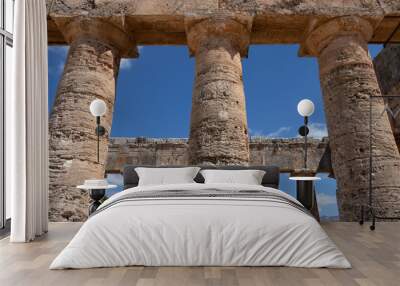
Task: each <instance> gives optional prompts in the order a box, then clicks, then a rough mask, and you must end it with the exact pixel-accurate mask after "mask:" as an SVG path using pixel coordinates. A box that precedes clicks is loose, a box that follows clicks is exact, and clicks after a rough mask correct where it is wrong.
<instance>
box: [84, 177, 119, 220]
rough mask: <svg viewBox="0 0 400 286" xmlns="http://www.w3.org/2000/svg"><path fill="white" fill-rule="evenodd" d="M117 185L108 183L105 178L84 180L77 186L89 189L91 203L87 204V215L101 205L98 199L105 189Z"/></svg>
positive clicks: (102, 195)
mask: <svg viewBox="0 0 400 286" xmlns="http://www.w3.org/2000/svg"><path fill="white" fill-rule="evenodd" d="M116 187H117V185H109V184H108V182H107V180H105V179H102V180H85V183H84V184H83V185H79V186H77V188H78V189H82V190H87V191H89V196H90V198H91V199H92V203H91V204H90V205H89V216H90V215H91V214H92V213H94V212H95V211H96V210H97V208H98V207H99V206H100V205H101V202H100V200H101V199H102V198H103V197H104V195H105V194H106V190H107V189H113V188H116Z"/></svg>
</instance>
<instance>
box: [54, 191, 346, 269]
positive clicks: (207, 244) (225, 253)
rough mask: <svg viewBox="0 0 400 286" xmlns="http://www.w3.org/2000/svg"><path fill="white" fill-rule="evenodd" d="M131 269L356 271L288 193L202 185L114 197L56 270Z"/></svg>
mask: <svg viewBox="0 0 400 286" xmlns="http://www.w3.org/2000/svg"><path fill="white" fill-rule="evenodd" d="M132 265H144V266H292V267H330V268H350V267H351V266H350V263H349V262H348V260H347V259H346V258H345V256H344V255H343V253H342V252H341V251H340V250H339V249H338V248H337V247H336V245H335V244H334V243H333V241H332V240H331V239H330V238H329V237H328V236H327V234H326V233H325V231H324V230H323V229H322V228H321V226H320V225H319V223H318V222H317V221H316V220H315V219H314V218H313V217H312V216H311V215H310V214H309V212H308V211H307V210H306V209H305V208H304V207H303V206H302V205H301V204H300V203H299V202H298V201H297V200H295V199H294V198H293V197H291V196H289V195H287V194H285V193H284V192H282V191H280V190H277V189H273V188H267V187H262V186H256V185H239V184H196V183H193V184H176V185H159V186H143V187H135V188H131V189H127V190H125V191H123V192H120V193H118V194H115V195H114V196H112V197H110V198H109V199H108V200H107V201H105V202H104V203H103V204H102V205H101V206H100V207H99V209H98V210H97V211H96V212H95V213H94V214H93V215H92V216H91V217H90V218H89V219H88V220H87V221H86V222H85V223H84V224H83V225H82V227H81V228H80V230H79V231H78V233H77V234H76V235H75V237H74V238H73V239H72V240H71V242H70V243H69V244H68V245H67V246H66V247H65V249H64V250H62V252H61V253H60V254H59V255H58V256H57V257H56V258H55V260H54V261H53V262H52V264H51V265H50V269H65V268H92V267H117V266H132Z"/></svg>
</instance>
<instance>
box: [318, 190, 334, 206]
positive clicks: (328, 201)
mask: <svg viewBox="0 0 400 286" xmlns="http://www.w3.org/2000/svg"><path fill="white" fill-rule="evenodd" d="M317 201H318V207H323V206H327V205H336V204H337V201H336V196H335V195H328V194H324V193H317Z"/></svg>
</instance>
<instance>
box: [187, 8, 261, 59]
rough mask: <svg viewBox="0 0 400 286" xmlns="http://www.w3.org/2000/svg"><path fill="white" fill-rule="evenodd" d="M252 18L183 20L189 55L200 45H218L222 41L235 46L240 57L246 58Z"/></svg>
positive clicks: (213, 16) (233, 17) (229, 16)
mask: <svg viewBox="0 0 400 286" xmlns="http://www.w3.org/2000/svg"><path fill="white" fill-rule="evenodd" d="M252 22H253V18H252V17H251V16H247V15H225V14H221V15H212V16H202V17H198V16H193V17H186V18H185V29H186V35H187V43H188V47H189V52H190V55H194V54H196V51H197V50H198V48H199V47H200V46H201V45H204V44H210V41H211V44H212V45H219V44H221V43H222V42H223V40H224V39H226V40H228V41H230V43H231V45H233V46H235V47H236V48H237V50H238V52H239V53H240V55H241V56H242V57H247V53H248V47H249V44H250V33H251V27H252Z"/></svg>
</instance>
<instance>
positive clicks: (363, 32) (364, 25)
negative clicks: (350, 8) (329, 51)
mask: <svg viewBox="0 0 400 286" xmlns="http://www.w3.org/2000/svg"><path fill="white" fill-rule="evenodd" d="M376 24H377V23H376V21H370V20H366V19H363V18H360V17H357V16H343V17H338V18H334V19H330V20H328V21H325V22H322V23H321V22H318V21H313V22H311V23H310V25H309V29H308V32H307V33H306V36H305V40H304V41H303V43H302V44H301V46H300V50H299V56H319V55H320V53H321V52H322V51H323V50H324V49H325V48H326V47H327V46H328V45H329V44H330V43H331V42H332V41H333V40H334V39H336V38H338V37H348V36H352V37H356V38H358V39H359V40H360V41H361V42H364V43H365V44H366V43H368V42H369V40H370V39H371V38H372V35H373V33H374V26H375V25H376Z"/></svg>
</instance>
